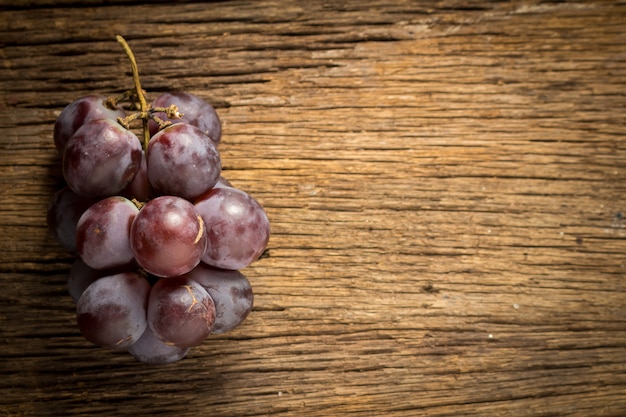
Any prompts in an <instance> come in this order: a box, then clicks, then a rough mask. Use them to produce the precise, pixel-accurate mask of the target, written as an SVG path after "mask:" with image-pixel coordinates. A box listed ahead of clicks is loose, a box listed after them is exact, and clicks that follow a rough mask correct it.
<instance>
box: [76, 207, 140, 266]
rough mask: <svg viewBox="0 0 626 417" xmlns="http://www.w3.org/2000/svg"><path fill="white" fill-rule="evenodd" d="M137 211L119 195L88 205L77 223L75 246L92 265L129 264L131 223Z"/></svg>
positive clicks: (130, 258)
mask: <svg viewBox="0 0 626 417" xmlns="http://www.w3.org/2000/svg"><path fill="white" fill-rule="evenodd" d="M137 213H139V209H137V206H135V204H133V202H132V201H130V200H128V199H126V198H124V197H119V196H113V197H108V198H105V199H104V200H100V201H99V202H97V203H95V204H94V205H92V206H91V207H89V208H88V209H87V210H86V211H85V212H84V213H83V215H82V216H81V217H80V219H79V220H78V224H77V226H76V249H77V251H78V255H79V256H80V257H81V259H82V260H83V261H84V262H85V263H86V264H87V265H88V266H90V267H91V268H94V269H108V268H114V267H119V266H122V265H126V264H129V263H130V262H132V260H133V254H132V252H131V250H130V227H131V225H132V222H133V220H134V219H135V216H136V215H137Z"/></svg>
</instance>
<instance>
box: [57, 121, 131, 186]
mask: <svg viewBox="0 0 626 417" xmlns="http://www.w3.org/2000/svg"><path fill="white" fill-rule="evenodd" d="M140 163H141V143H140V142H139V139H138V138H137V136H136V135H135V134H134V133H132V132H130V131H128V130H126V129H124V128H123V127H122V126H121V125H119V124H118V123H116V122H114V121H112V120H108V119H99V120H92V121H91V122H88V123H86V124H84V125H82V126H81V127H80V128H79V129H78V130H77V131H76V133H74V135H72V137H71V138H70V139H69V140H68V141H67V144H66V146H65V152H64V153H63V176H64V177H65V180H66V181H67V184H68V185H69V186H70V188H72V190H74V192H75V193H76V194H78V195H83V196H88V197H108V196H111V195H116V194H118V193H119V192H120V191H122V190H123V189H124V188H125V187H126V186H127V185H128V184H129V183H130V182H131V181H132V179H133V178H134V177H135V174H136V173H137V171H138V170H139V164H140Z"/></svg>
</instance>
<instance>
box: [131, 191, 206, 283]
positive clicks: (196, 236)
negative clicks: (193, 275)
mask: <svg viewBox="0 0 626 417" xmlns="http://www.w3.org/2000/svg"><path fill="white" fill-rule="evenodd" d="M206 245H207V237H206V228H205V226H204V222H203V221H202V218H201V217H200V215H199V214H198V212H197V211H196V209H195V207H194V206H193V204H191V203H190V202H188V201H187V200H184V199H182V198H180V197H175V196H161V197H157V198H155V199H152V200H150V201H149V202H148V203H146V205H145V206H144V207H143V208H142V209H141V210H140V211H139V213H138V214H137V216H136V217H135V220H134V221H133V224H132V226H131V230H130V247H131V250H132V253H133V255H134V257H135V259H136V260H137V262H138V263H139V265H141V267H143V268H144V269H145V270H146V271H148V272H149V273H151V274H153V275H156V276H158V277H175V276H178V275H182V274H184V273H186V272H189V271H190V270H192V269H193V268H194V267H195V266H196V265H198V263H200V258H201V257H202V255H203V254H204V252H205V250H206Z"/></svg>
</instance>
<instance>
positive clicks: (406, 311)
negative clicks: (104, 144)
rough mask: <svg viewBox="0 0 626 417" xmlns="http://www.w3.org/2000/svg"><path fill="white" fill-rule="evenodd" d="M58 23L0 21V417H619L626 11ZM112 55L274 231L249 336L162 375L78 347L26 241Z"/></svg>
mask: <svg viewBox="0 0 626 417" xmlns="http://www.w3.org/2000/svg"><path fill="white" fill-rule="evenodd" d="M5 3H8V2H5ZM61 3H63V4H64V5H65V7H62V8H61V7H54V5H55V4H61ZM76 3H79V2H68V1H63V2H54V1H47V2H42V3H39V6H36V5H35V6H33V5H26V4H24V5H23V6H20V5H19V3H17V6H16V3H13V5H12V6H11V7H7V8H5V9H4V10H2V11H1V12H0V35H1V37H0V39H1V41H0V42H1V43H2V49H1V50H0V55H1V58H2V65H1V66H0V149H1V150H0V167H1V168H0V169H1V171H0V213H1V214H0V236H1V240H0V271H1V273H2V275H1V278H0V279H1V284H2V290H1V291H0V346H1V348H0V415H6V416H41V415H54V416H58V415H65V416H77V415H85V416H87V415H89V416H110V415H120V414H122V415H136V416H139V415H176V416H204V415H210V416H260V415H275V416H324V417H327V416H339V415H353V416H383V415H384V416H418V415H420V416H421V415H424V416H496V415H497V416H505V415H506V416H513V415H514V416H591V415H594V416H623V415H626V280H625V278H626V276H625V274H626V223H625V221H624V213H626V202H625V199H624V195H625V193H626V167H625V165H624V163H625V161H626V142H625V136H624V134H625V132H626V127H625V118H624V109H625V107H626V93H625V91H626V24H625V22H626V4H624V3H623V2H621V3H620V2H595V1H590V2H579V3H574V2H565V3H553V2H545V3H544V2H534V1H533V2H531V1H519V2H518V1H515V2H473V3H469V2H465V1H445V2H436V3H435V2H419V1H400V0H391V1H390V0H384V1H372V0H370V1H355V2H345V3H342V2H337V3H338V4H335V2H325V1H317V0H307V1H302V2H298V1H265V0H262V1H233V2H211V3H188V4H187V3H177V2H174V4H165V3H163V4H160V3H158V4H151V5H148V4H145V5H144V4H137V2H133V3H126V4H124V2H117V4H108V5H106V6H102V7H98V6H95V4H96V3H97V2H95V1H90V2H88V3H89V4H90V6H84V5H83V6H79V5H78V4H76ZM42 5H43V6H42ZM91 5H94V6H91ZM118 33H119V34H122V35H124V36H125V37H126V38H127V39H128V40H129V42H130V44H131V46H132V47H133V48H134V51H135V53H136V55H137V58H138V63H139V68H140V72H141V74H142V80H143V86H144V88H145V89H146V90H148V91H149V92H150V93H151V95H152V97H154V95H155V93H158V92H161V91H166V90H187V91H190V92H194V93H196V94H198V95H200V96H202V97H203V98H205V99H207V100H208V101H210V102H212V103H214V104H215V105H216V107H217V109H218V111H219V114H220V116H221V118H222V120H223V125H224V137H223V144H222V145H221V152H222V157H223V161H224V166H225V171H224V174H225V176H226V177H227V178H229V179H230V180H231V181H232V182H233V183H234V184H235V185H236V186H238V187H240V188H243V189H245V190H247V191H248V192H250V193H251V194H252V195H254V196H255V197H256V198H257V199H258V200H259V201H260V202H261V203H262V204H263V205H264V206H265V207H266V208H267V211H268V214H269V216H270V219H271V222H272V227H273V235H272V238H271V241H270V243H269V256H268V257H266V258H263V259H261V260H259V261H258V262H257V263H255V264H254V265H253V266H251V267H250V268H247V269H246V271H245V273H246V274H247V275H248V277H249V278H250V280H251V282H252V284H253V287H254V290H255V295H256V298H255V309H254V311H253V312H252V314H251V316H250V317H249V318H248V320H247V321H246V322H245V323H244V325H242V326H241V327H240V328H238V329H237V330H236V331H234V332H232V333H230V334H228V335H225V336H222V337H215V338H214V339H212V340H209V341H207V342H206V343H205V344H203V345H202V346H201V347H199V348H196V349H194V350H193V351H192V353H191V354H190V356H189V357H188V358H186V359H185V360H183V361H181V362H179V363H177V364H174V365H171V366H166V367H162V368H153V367H148V366H143V365H141V364H138V363H137V362H135V361H134V360H133V359H132V358H131V357H130V356H129V355H127V354H125V353H120V352H115V353H114V352H109V351H105V350H102V349H98V348H94V347H92V346H91V345H90V344H89V343H88V342H86V341H85V340H84V339H83V338H82V337H81V336H80V334H79V332H78V330H77V328H76V325H75V322H74V320H75V319H74V311H73V308H74V307H73V304H72V301H71V299H70V298H69V296H68V295H67V294H66V289H65V280H66V274H67V272H68V269H69V266H70V264H71V262H72V259H73V257H72V255H71V254H67V253H65V252H63V251H62V250H61V249H59V248H58V247H57V245H56V243H55V242H54V241H53V240H52V239H51V237H50V236H49V234H48V232H47V229H46V222H45V211H46V206H47V204H48V201H49V198H50V196H51V194H52V193H53V192H54V190H55V189H57V187H58V186H59V184H60V175H59V168H58V163H59V161H58V158H57V156H56V153H55V150H54V148H53V144H52V139H51V134H52V124H53V122H54V119H55V117H56V116H57V115H58V114H59V112H60V111H61V109H62V108H63V107H64V106H65V105H66V104H68V103H69V102H70V101H72V100H74V99H75V98H78V97H79V96H82V95H85V94H88V93H91V92H99V93H105V94H106V93H116V92H120V91H123V90H125V89H127V88H130V87H131V86H132V84H131V79H130V77H129V67H128V64H127V59H126V57H125V56H124V55H123V53H122V50H121V48H120V47H119V45H118V44H117V43H116V42H115V39H114V35H115V34H118Z"/></svg>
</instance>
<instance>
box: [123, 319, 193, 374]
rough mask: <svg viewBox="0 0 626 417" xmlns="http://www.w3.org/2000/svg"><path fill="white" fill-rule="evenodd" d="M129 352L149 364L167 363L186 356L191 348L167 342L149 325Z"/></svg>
mask: <svg viewBox="0 0 626 417" xmlns="http://www.w3.org/2000/svg"><path fill="white" fill-rule="evenodd" d="M128 352H129V353H130V354H131V355H133V357H134V358H135V359H137V360H138V361H140V362H143V363H146V364H148V365H165V364H168V363H172V362H176V361H179V360H181V359H182V358H184V357H185V356H186V355H187V353H188V352H189V348H181V347H178V346H172V345H168V344H166V343H165V342H163V341H161V340H160V339H159V338H158V337H156V336H155V335H154V332H153V331H152V329H151V328H150V326H147V327H146V330H145V331H144V332H143V335H141V337H140V338H139V340H138V341H136V342H135V343H133V344H132V345H131V346H130V347H129V348H128Z"/></svg>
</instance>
